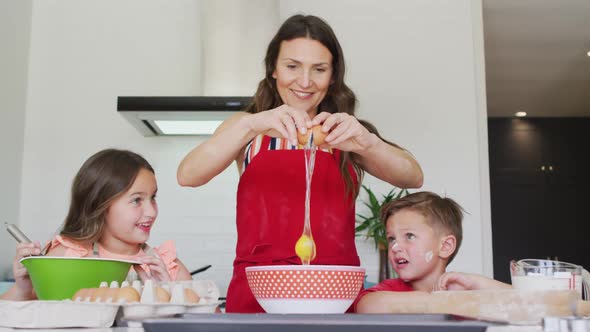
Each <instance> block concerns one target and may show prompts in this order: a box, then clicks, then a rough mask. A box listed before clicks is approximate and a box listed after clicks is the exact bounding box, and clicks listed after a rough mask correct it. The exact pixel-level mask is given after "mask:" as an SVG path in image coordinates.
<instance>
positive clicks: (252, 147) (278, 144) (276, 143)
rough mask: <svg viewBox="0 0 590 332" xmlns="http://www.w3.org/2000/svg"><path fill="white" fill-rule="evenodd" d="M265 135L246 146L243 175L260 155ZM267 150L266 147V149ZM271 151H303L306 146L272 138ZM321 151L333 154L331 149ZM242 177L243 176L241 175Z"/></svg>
mask: <svg viewBox="0 0 590 332" xmlns="http://www.w3.org/2000/svg"><path fill="white" fill-rule="evenodd" d="M263 137H264V135H258V136H256V137H254V139H252V140H251V141H250V143H248V145H247V146H246V152H245V153H244V154H245V156H244V163H243V164H242V174H243V173H244V171H245V170H246V167H248V165H249V164H250V163H251V162H252V160H253V159H254V157H256V155H257V154H258V152H259V151H260V149H261V148H262V146H261V145H262V138H263ZM265 148H266V147H265ZM268 149H269V150H303V149H304V146H303V145H301V144H297V145H292V144H291V143H290V142H289V140H287V139H284V138H280V137H270V143H269V145H268ZM320 150H321V151H324V152H327V153H330V154H333V151H332V149H331V148H323V149H320ZM240 175H241V174H240Z"/></svg>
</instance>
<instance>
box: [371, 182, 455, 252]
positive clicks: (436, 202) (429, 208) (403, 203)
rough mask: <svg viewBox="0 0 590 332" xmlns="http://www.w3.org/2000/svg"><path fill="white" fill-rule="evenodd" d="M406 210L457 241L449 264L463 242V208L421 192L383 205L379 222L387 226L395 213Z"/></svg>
mask: <svg viewBox="0 0 590 332" xmlns="http://www.w3.org/2000/svg"><path fill="white" fill-rule="evenodd" d="M404 209H408V210H412V211H415V212H418V213H420V214H422V215H423V216H424V217H425V219H426V222H427V223H428V224H429V225H430V226H432V227H433V228H435V230H444V231H446V232H449V233H450V234H452V235H454V236H455V238H456V239H457V246H456V248H455V251H454V252H453V253H452V254H451V256H449V261H448V262H447V264H449V263H450V262H451V261H452V260H453V258H455V255H457V252H458V251H459V247H460V246H461V240H463V229H462V227H461V222H462V221H463V208H462V207H461V206H460V205H459V204H457V202H455V201H454V200H452V199H450V198H442V197H440V196H439V195H437V194H435V193H432V192H429V191H421V192H417V193H413V194H409V195H407V196H404V197H402V198H399V199H396V200H394V201H391V202H389V203H387V204H385V205H384V206H383V207H382V208H381V221H382V222H383V224H384V225H386V226H387V220H388V219H389V218H390V217H392V216H393V215H395V214H396V213H397V212H399V211H401V210H404Z"/></svg>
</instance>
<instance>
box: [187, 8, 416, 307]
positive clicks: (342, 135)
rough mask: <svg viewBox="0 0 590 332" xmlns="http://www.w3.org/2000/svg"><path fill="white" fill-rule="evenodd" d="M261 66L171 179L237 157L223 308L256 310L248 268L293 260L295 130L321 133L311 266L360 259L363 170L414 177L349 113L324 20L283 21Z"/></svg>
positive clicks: (299, 217) (402, 156) (409, 162)
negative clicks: (249, 96) (244, 103)
mask: <svg viewBox="0 0 590 332" xmlns="http://www.w3.org/2000/svg"><path fill="white" fill-rule="evenodd" d="M265 65H266V75H265V78H264V79H263V80H262V81H261V82H260V84H259V86H258V90H257V92H256V95H255V97H254V101H253V103H252V104H251V105H250V106H249V107H248V109H247V110H246V112H242V113H238V114H236V115H234V116H233V117H231V118H229V119H227V120H226V121H224V122H223V123H222V124H221V126H220V127H219V128H218V129H217V131H216V132H215V134H213V136H212V137H211V138H210V139H209V140H207V141H205V142H203V143H202V144H200V145H199V146H197V147H196V148H195V149H193V150H192V151H191V152H190V153H189V154H188V155H187V156H186V157H185V158H184V160H183V161H182V162H181V164H180V166H179V168H178V182H179V184H180V185H182V186H193V187H197V186H201V185H204V184H205V183H207V182H208V181H209V180H211V179H212V178H213V177H215V176H216V175H218V174H219V173H221V172H222V171H223V170H224V169H226V168H227V167H228V166H229V165H230V164H231V163H232V162H233V161H236V163H237V165H238V170H239V172H240V174H241V177H240V182H239V185H238V193H237V232H238V242H237V246H236V259H235V261H234V273H233V277H232V280H231V282H230V285H229V288H228V292H227V304H226V311H227V312H264V311H263V309H262V308H261V307H260V306H259V305H258V303H257V302H256V299H255V298H254V297H253V295H252V293H251V292H250V289H249V287H248V283H247V280H246V275H245V268H246V267H247V266H253V265H271V264H272V265H274V264H300V260H299V258H298V257H297V256H296V254H295V249H294V248H295V243H296V242H297V239H298V238H299V237H300V236H301V232H302V230H303V221H304V199H305V189H306V183H305V163H304V156H303V151H302V149H301V148H302V147H301V146H298V145H297V130H299V131H300V132H301V133H305V132H306V131H307V130H308V129H309V128H311V127H312V126H314V125H320V124H321V126H322V127H321V128H322V131H323V132H325V133H329V134H328V135H327V137H326V139H325V140H326V143H325V144H323V145H322V146H321V149H320V150H319V151H318V152H317V155H316V160H315V162H316V164H315V169H314V173H313V181H312V187H311V217H310V219H311V229H312V232H313V237H314V241H315V243H316V248H317V256H316V258H315V260H313V261H312V263H313V264H324V265H356V266H358V265H360V261H359V257H358V254H357V252H356V247H355V243H354V238H355V234H354V228H355V205H354V200H355V197H356V195H357V193H358V189H359V186H360V182H361V181H360V180H361V179H362V175H363V173H364V171H367V172H369V173H370V174H372V175H374V176H376V177H377V178H379V179H382V180H385V181H387V182H389V183H391V184H393V185H395V186H397V187H401V188H411V187H412V188H414V187H420V186H421V185H422V170H421V169H420V166H419V165H418V163H417V162H416V160H415V159H414V158H413V157H412V156H411V155H410V154H409V153H408V152H407V151H405V150H403V149H401V148H399V147H398V146H396V145H394V144H391V143H388V142H386V141H384V140H383V139H381V138H380V137H379V136H378V134H377V133H376V130H374V127H373V126H372V125H370V124H368V123H366V122H363V123H364V124H365V125H363V124H362V123H361V122H362V121H361V122H359V120H358V119H356V117H355V116H354V107H355V103H356V99H355V96H354V93H353V92H352V91H351V90H350V89H349V88H348V87H347V86H346V84H345V83H344V57H343V54H342V49H341V48H340V44H339V42H338V40H337V39H336V36H335V35H334V32H333V31H332V29H331V28H330V26H329V25H328V24H327V23H325V22H324V21H323V20H321V19H320V18H318V17H315V16H303V15H295V16H292V17H290V18H289V19H287V20H286V21H285V22H284V23H283V25H282V26H281V27H280V28H279V31H278V32H277V34H276V35H275V36H274V38H273V39H272V40H271V42H270V44H269V46H268V50H267V53H266V57H265ZM367 128H370V129H371V130H368V129H367Z"/></svg>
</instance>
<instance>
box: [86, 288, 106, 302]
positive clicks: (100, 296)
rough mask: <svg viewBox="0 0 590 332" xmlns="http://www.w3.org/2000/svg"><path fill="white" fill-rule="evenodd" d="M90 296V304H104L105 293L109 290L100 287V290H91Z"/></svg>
mask: <svg viewBox="0 0 590 332" xmlns="http://www.w3.org/2000/svg"><path fill="white" fill-rule="evenodd" d="M93 290H94V291H93V292H92V296H90V301H92V302H104V300H105V297H106V294H107V291H108V290H109V288H108V287H100V288H93Z"/></svg>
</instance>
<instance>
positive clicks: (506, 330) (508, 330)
mask: <svg viewBox="0 0 590 332" xmlns="http://www.w3.org/2000/svg"><path fill="white" fill-rule="evenodd" d="M9 331H13V332H14V331H18V332H46V331H51V332H57V331H63V332H145V331H144V329H143V328H141V327H111V328H101V329H91V328H85V329H84V328H82V329H75V328H74V329H72V328H69V329H11V328H4V327H0V332H9ZM392 332H393V330H392ZM486 332H543V328H542V327H541V326H514V325H507V326H491V327H488V328H487V329H486Z"/></svg>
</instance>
